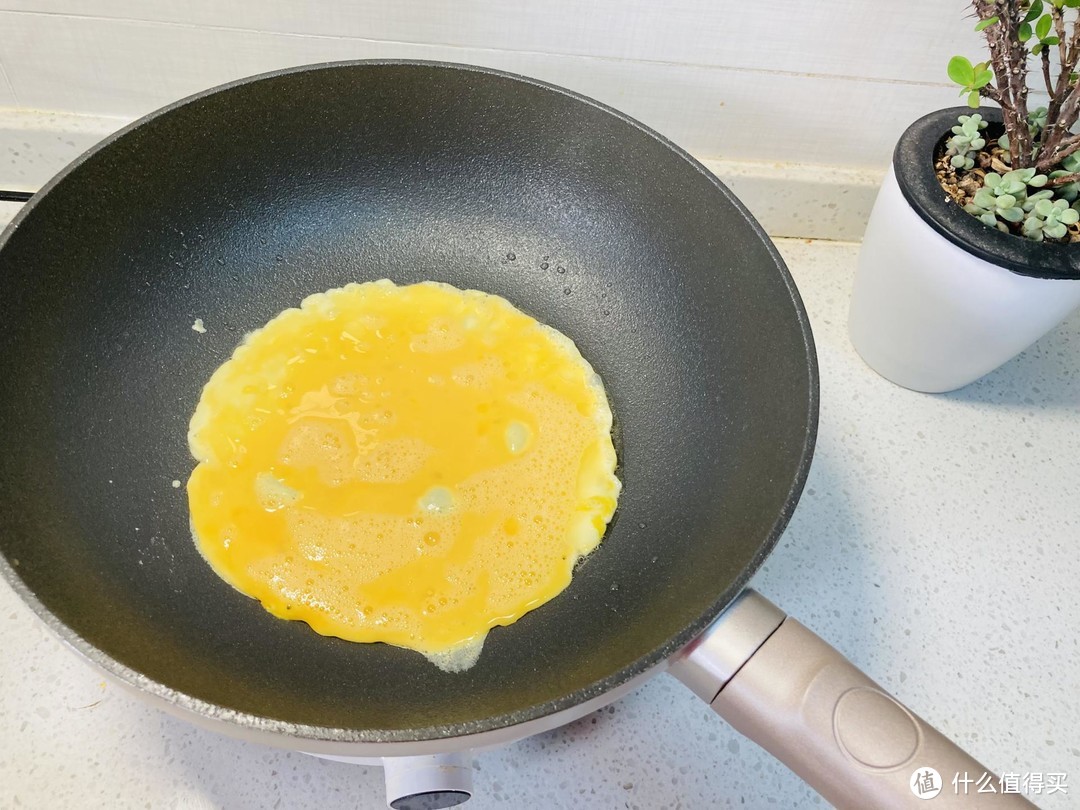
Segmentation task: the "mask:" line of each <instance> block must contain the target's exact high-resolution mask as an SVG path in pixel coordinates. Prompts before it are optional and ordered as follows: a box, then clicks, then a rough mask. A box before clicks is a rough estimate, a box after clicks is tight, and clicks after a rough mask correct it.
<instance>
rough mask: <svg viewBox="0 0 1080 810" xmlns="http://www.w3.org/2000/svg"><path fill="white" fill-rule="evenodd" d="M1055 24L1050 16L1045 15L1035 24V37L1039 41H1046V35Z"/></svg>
mask: <svg viewBox="0 0 1080 810" xmlns="http://www.w3.org/2000/svg"><path fill="white" fill-rule="evenodd" d="M1053 24H1054V21H1053V19H1051V17H1050V15H1049V14H1044V15H1043V16H1041V17H1039V21H1038V22H1037V23H1035V36H1037V37H1038V38H1039V39H1045V38H1046V35H1047V34H1049V33H1050V28H1051V26H1052V25H1053Z"/></svg>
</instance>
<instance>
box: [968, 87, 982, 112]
mask: <svg viewBox="0 0 1080 810" xmlns="http://www.w3.org/2000/svg"><path fill="white" fill-rule="evenodd" d="M967 105H968V106H969V107H971V109H973V110H977V109H978V108H979V91H978V90H972V91H971V92H970V93H968V97H967Z"/></svg>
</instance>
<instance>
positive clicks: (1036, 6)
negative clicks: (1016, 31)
mask: <svg viewBox="0 0 1080 810" xmlns="http://www.w3.org/2000/svg"><path fill="white" fill-rule="evenodd" d="M1042 13H1043V4H1042V0H1031V7H1030V8H1029V9H1028V13H1027V16H1025V17H1024V22H1026V23H1029V22H1031V21H1032V20H1034V19H1035V18H1036V17H1039V16H1041V15H1042Z"/></svg>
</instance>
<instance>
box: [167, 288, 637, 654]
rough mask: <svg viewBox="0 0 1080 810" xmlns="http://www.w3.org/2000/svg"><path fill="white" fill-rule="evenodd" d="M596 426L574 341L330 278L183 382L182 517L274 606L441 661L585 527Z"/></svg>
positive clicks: (531, 324)
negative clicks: (200, 375) (187, 463)
mask: <svg viewBox="0 0 1080 810" xmlns="http://www.w3.org/2000/svg"><path fill="white" fill-rule="evenodd" d="M611 425H612V416H611V410H610V408H609V406H608V402H607V398H606V396H605V394H604V389H603V386H602V384H601V381H600V379H599V377H598V376H597V375H596V373H595V372H594V371H593V369H592V367H591V366H590V365H589V363H588V362H586V360H585V359H584V358H583V357H582V356H581V355H580V353H579V352H578V350H577V348H576V347H575V346H574V344H573V343H572V342H571V341H570V340H569V339H568V338H566V337H565V336H563V335H562V334H561V333H559V332H557V331H556V330H554V329H552V328H550V327H548V326H545V325H543V324H541V323H539V322H537V321H536V320H534V319H533V318H530V317H529V316H527V315H525V314H524V313H522V312H521V311H519V310H517V309H515V308H514V307H513V306H512V305H511V304H509V303H508V302H507V301H506V300H504V299H502V298H499V297H497V296H494V295H488V294H486V293H482V292H477V291H474V290H458V289H456V288H454V287H451V286H449V285H446V284H438V283H433V282H425V283H422V284H415V285H410V286H397V285H395V284H393V283H392V282H390V281H385V280H384V281H377V282H372V283H366V284H350V285H348V286H346V287H344V288H341V289H336V290H330V291H329V292H326V293H320V294H318V295H312V296H310V297H309V298H307V299H305V300H304V302H303V303H302V305H301V307H300V308H299V309H289V310H286V311H285V312H283V313H281V314H280V315H278V316H277V317H276V318H274V319H273V320H272V321H270V323H268V324H267V325H266V326H265V327H263V328H262V329H260V330H258V331H256V332H253V333H251V334H250V335H248V336H247V337H246V339H245V340H244V342H243V344H242V345H241V346H240V347H239V348H237V349H236V351H235V352H234V353H233V356H232V357H231V358H230V359H229V360H228V361H227V362H225V363H224V365H222V366H221V367H220V368H218V370H217V371H216V372H215V373H214V375H213V376H212V377H211V379H210V381H209V383H207V385H206V387H205V388H204V389H203V393H202V397H201V399H200V401H199V404H198V407H197V408H196V410H195V414H194V416H193V417H192V420H191V425H190V431H189V434H188V440H189V442H190V445H191V452H192V454H193V455H194V456H195V458H196V459H197V460H198V462H199V463H198V466H196V468H195V470H194V472H192V474H191V478H190V479H189V480H188V485H187V492H188V501H189V506H190V511H191V525H192V533H193V536H194V538H195V542H196V544H197V545H198V547H199V550H200V551H201V553H202V554H203V556H204V557H205V558H206V559H207V561H208V562H209V563H210V565H211V566H212V567H213V568H214V570H215V571H216V572H217V573H218V574H219V575H220V576H221V577H222V578H223V579H225V580H226V581H227V582H228V583H230V584H231V585H232V586H234V587H235V588H237V589H238V590H239V591H241V592H242V593H245V594H247V595H248V596H251V597H254V598H255V599H258V600H259V601H260V602H261V603H262V605H263V606H264V607H265V608H266V609H267V610H268V611H270V612H271V613H272V614H274V615H275V616H279V617H281V618H284V619H296V620H301V621H304V622H307V623H308V624H309V625H310V626H311V627H312V628H313V629H314V630H315V631H317V632H319V633H322V634H323V635H329V636H338V637H340V638H343V639H348V640H350V641H358V642H386V643H388V644H394V645H397V646H399V647H407V648H409V649H412V650H416V651H418V652H420V653H422V654H423V655H425V656H427V657H428V658H429V659H430V660H431V661H433V662H434V663H435V664H436V665H437V666H439V667H440V668H442V669H445V670H449V671H460V670H463V669H466V668H468V667H469V666H471V665H472V664H473V663H475V661H476V659H477V657H478V656H479V654H480V650H481V647H482V645H483V641H484V637H485V636H486V634H487V632H488V630H489V629H490V628H492V627H494V626H496V625H506V624H510V623H512V622H514V621H515V620H517V619H518V618H519V617H521V616H522V615H523V614H525V613H527V612H528V611H530V610H532V609H533V608H536V607H538V606H540V605H542V604H544V603H545V602H547V601H548V600H549V599H551V598H552V597H554V596H556V595H557V594H558V593H559V592H560V591H562V590H563V589H564V588H566V586H567V585H568V584H569V583H570V578H571V574H572V572H573V569H574V565H575V563H576V562H577V560H578V558H579V557H581V556H582V555H584V554H588V553H589V552H590V551H592V550H593V549H594V548H595V547H596V546H597V545H598V544H599V543H600V539H601V537H602V536H603V534H604V531H605V528H606V526H607V523H608V521H609V520H610V519H611V517H612V515H613V513H614V511H615V503H616V499H617V498H618V495H619V490H620V483H619V480H618V478H617V477H616V475H615V466H616V458H615V448H614V446H613V445H612V441H611Z"/></svg>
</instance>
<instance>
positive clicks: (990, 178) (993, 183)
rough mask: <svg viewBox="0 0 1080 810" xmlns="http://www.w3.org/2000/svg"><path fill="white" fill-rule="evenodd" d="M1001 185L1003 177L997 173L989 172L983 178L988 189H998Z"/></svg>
mask: <svg viewBox="0 0 1080 810" xmlns="http://www.w3.org/2000/svg"><path fill="white" fill-rule="evenodd" d="M1000 183H1001V175H1000V174H998V173H997V172H987V173H986V177H984V178H983V185H984V186H986V187H987V188H997V187H998V185H999V184H1000Z"/></svg>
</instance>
